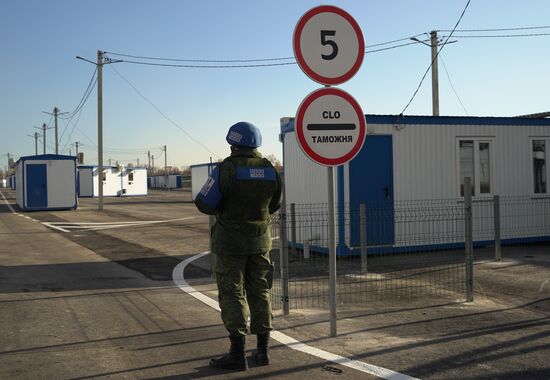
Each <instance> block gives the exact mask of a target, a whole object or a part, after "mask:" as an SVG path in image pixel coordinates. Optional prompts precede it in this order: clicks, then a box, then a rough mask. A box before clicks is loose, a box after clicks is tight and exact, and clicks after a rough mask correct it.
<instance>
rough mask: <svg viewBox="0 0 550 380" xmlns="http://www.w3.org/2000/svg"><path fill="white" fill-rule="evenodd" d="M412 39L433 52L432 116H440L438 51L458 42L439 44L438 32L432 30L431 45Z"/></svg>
mask: <svg viewBox="0 0 550 380" xmlns="http://www.w3.org/2000/svg"><path fill="white" fill-rule="evenodd" d="M410 39H411V40H413V41H415V42H418V43H421V44H423V45H426V46H429V47H430V48H431V51H432V54H431V56H432V61H431V68H432V114H433V116H439V75H438V69H437V67H438V64H437V61H438V59H437V58H438V56H439V53H438V50H437V49H438V47H439V46H441V47H443V45H446V44H452V43H455V42H456V40H454V41H446V42H445V43H443V44H439V41H438V39H437V31H436V30H432V31H431V32H430V43H429V44H427V43H426V42H425V41H421V40H419V39H418V38H416V37H411V38H410Z"/></svg>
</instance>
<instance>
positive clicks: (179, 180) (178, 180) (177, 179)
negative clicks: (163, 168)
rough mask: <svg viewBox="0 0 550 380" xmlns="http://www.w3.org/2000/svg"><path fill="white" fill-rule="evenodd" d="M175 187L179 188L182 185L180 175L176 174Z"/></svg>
mask: <svg viewBox="0 0 550 380" xmlns="http://www.w3.org/2000/svg"><path fill="white" fill-rule="evenodd" d="M176 187H177V188H178V189H181V188H182V187H183V186H182V185H181V175H178V176H176Z"/></svg>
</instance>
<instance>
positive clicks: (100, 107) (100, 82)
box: [76, 50, 122, 211]
mask: <svg viewBox="0 0 550 380" xmlns="http://www.w3.org/2000/svg"><path fill="white" fill-rule="evenodd" d="M76 58H77V59H81V60H83V61H86V62H88V63H91V64H93V65H96V67H97V166H98V169H99V172H100V180H99V183H98V185H99V186H98V188H99V192H98V193H99V194H98V205H97V209H98V210H99V211H103V181H102V180H101V179H102V177H103V65H104V64H109V63H118V62H122V60H112V59H109V58H107V60H106V62H104V58H103V52H102V51H101V50H98V51H97V63H96V62H93V61H90V60H89V59H86V58H82V57H79V56H76Z"/></svg>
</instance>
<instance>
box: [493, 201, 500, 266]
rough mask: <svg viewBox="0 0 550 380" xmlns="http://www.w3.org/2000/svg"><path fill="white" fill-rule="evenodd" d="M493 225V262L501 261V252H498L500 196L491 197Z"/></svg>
mask: <svg viewBox="0 0 550 380" xmlns="http://www.w3.org/2000/svg"><path fill="white" fill-rule="evenodd" d="M493 217H494V222H493V225H494V227H495V261H500V260H501V259H502V252H501V250H500V196H498V195H495V196H494V197H493Z"/></svg>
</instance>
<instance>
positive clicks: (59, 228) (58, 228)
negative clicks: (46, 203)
mask: <svg viewBox="0 0 550 380" xmlns="http://www.w3.org/2000/svg"><path fill="white" fill-rule="evenodd" d="M42 224H43V225H45V226H46V227H50V228H53V229H54V230H58V231H61V232H71V231H69V230H66V229H64V228H61V227H57V226H53V225H52V224H50V223H47V222H42Z"/></svg>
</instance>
